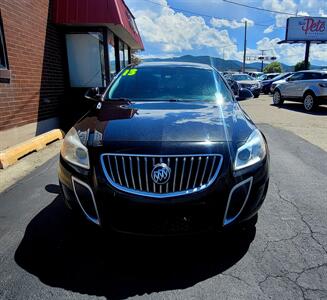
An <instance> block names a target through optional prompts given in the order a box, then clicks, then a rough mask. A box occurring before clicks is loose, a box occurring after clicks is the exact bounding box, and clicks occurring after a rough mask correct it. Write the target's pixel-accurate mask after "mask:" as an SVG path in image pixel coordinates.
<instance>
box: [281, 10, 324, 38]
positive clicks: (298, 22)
mask: <svg viewBox="0 0 327 300" xmlns="http://www.w3.org/2000/svg"><path fill="white" fill-rule="evenodd" d="M286 41H327V18H323V17H309V16H304V17H292V18H288V19H287V27H286Z"/></svg>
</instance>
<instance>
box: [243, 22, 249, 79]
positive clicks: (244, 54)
mask: <svg viewBox="0 0 327 300" xmlns="http://www.w3.org/2000/svg"><path fill="white" fill-rule="evenodd" d="M247 26H248V22H247V21H245V22H244V50H243V70H242V71H243V73H244V72H245V58H246V31H247Z"/></svg>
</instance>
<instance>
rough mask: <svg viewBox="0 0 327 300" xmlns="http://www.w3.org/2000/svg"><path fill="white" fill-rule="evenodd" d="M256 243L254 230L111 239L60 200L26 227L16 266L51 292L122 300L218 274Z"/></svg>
mask: <svg viewBox="0 0 327 300" xmlns="http://www.w3.org/2000/svg"><path fill="white" fill-rule="evenodd" d="M48 189H49V190H50V192H52V191H55V190H56V188H55V187H54V186H51V187H47V190H48ZM231 233H233V234H231ZM254 237H255V227H253V228H252V229H251V230H248V231H243V232H240V231H238V232H230V234H227V233H225V234H214V235H213V234H211V235H205V236H201V237H200V236H192V237H169V238H168V237H165V238H159V237H157V238H150V237H132V236H127V235H118V234H113V233H109V232H108V231H104V230H100V229H99V228H97V227H95V226H93V225H92V224H87V223H86V222H82V221H81V220H79V219H78V218H76V217H74V216H73V214H72V213H71V212H70V211H69V210H68V209H67V208H66V207H65V206H64V203H63V199H62V198H61V196H60V195H58V196H57V197H56V198H55V200H54V201H53V202H52V203H51V204H50V205H48V206H47V207H45V208H44V209H43V210H42V211H41V212H40V213H38V214H37V215H36V216H35V217H34V218H33V219H32V220H31V222H30V223H29V224H28V226H27V228H26V231H25V234H24V237H23V239H22V241H21V243H20V245H19V247H18V249H17V250H16V253H15V261H16V263H17V264H18V265H19V266H20V267H22V268H23V269H24V270H26V271H27V272H29V273H31V274H33V275H35V276H37V277H38V278H39V279H40V280H41V281H42V282H43V283H45V284H46V285H49V286H51V287H60V288H63V289H66V290H70V291H73V292H78V293H82V294H88V295H96V296H105V297H107V298H109V299H124V298H127V297H130V296H135V295H143V294H145V293H147V294H150V293H153V292H160V291H164V290H172V289H183V288H187V287H190V286H193V285H194V284H196V283H198V282H200V281H203V280H205V279H208V278H211V277H213V276H215V275H217V274H220V273H222V272H224V271H225V270H227V269H228V268H230V267H231V266H233V265H234V264H235V263H237V262H238V261H239V260H240V259H241V258H242V257H243V256H244V255H245V254H246V252H247V250H248V248H249V245H250V244H251V242H252V241H253V239H254Z"/></svg>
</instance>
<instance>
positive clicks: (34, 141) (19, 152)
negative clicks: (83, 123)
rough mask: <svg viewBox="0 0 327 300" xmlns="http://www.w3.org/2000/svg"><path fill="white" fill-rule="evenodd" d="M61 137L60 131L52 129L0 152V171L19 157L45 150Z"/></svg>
mask: <svg viewBox="0 0 327 300" xmlns="http://www.w3.org/2000/svg"><path fill="white" fill-rule="evenodd" d="M63 137H64V133H63V132H62V131H61V130H60V129H54V130H51V131H48V132H46V133H43V134H40V135H38V136H36V137H34V138H31V139H30V140H28V141H25V142H23V143H20V144H17V145H15V146H12V147H10V148H7V149H6V150H3V151H1V152H0V169H5V168H7V167H8V166H10V165H12V164H14V163H16V162H17V160H18V159H20V158H21V157H23V156H25V155H27V154H29V153H32V152H35V151H39V150H41V149H43V148H45V147H46V146H47V145H48V144H50V143H52V142H54V141H56V140H61V139H63Z"/></svg>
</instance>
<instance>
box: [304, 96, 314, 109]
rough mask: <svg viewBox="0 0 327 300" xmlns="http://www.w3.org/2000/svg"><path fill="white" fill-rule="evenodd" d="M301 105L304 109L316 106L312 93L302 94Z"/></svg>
mask: <svg viewBox="0 0 327 300" xmlns="http://www.w3.org/2000/svg"><path fill="white" fill-rule="evenodd" d="M303 106H304V109H305V110H306V111H313V110H314V109H315V108H316V100H315V97H314V95H313V94H312V93H307V94H305V95H304V99H303Z"/></svg>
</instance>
